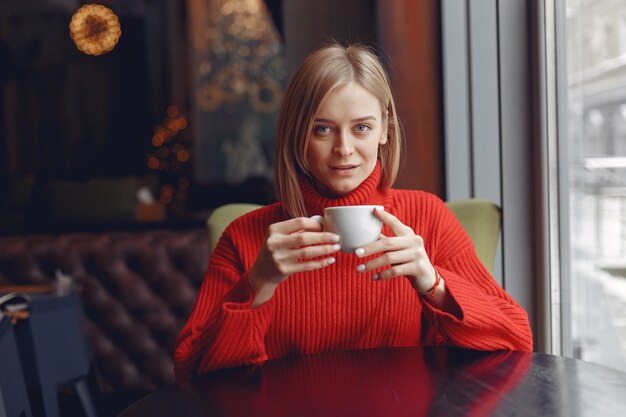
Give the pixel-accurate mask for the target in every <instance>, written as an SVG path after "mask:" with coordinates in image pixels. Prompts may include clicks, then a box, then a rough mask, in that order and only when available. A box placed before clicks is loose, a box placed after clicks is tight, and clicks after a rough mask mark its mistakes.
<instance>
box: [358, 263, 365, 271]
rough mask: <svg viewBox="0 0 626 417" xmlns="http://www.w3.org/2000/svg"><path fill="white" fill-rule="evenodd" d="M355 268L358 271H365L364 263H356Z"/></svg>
mask: <svg viewBox="0 0 626 417" xmlns="http://www.w3.org/2000/svg"><path fill="white" fill-rule="evenodd" d="M356 270H357V271H359V272H363V271H365V265H363V264H361V265H358V266H357V267H356Z"/></svg>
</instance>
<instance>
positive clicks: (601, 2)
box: [560, 0, 626, 371]
mask: <svg viewBox="0 0 626 417" xmlns="http://www.w3.org/2000/svg"><path fill="white" fill-rule="evenodd" d="M565 16H566V21H565V42H566V43H567V45H566V55H567V57H566V62H567V68H566V70H565V71H566V76H567V82H566V85H567V96H566V97H567V103H566V104H567V121H566V130H567V133H566V135H565V136H561V138H560V140H561V141H563V140H565V141H566V142H567V143H566V148H567V153H568V171H569V174H568V178H561V179H560V181H561V182H560V186H562V187H563V186H564V187H567V189H568V191H569V202H568V204H569V206H568V207H567V210H568V212H569V225H568V227H569V236H570V239H569V242H562V244H568V245H569V248H568V252H569V260H566V261H568V262H569V265H568V267H569V271H570V274H569V279H570V282H569V285H570V291H571V293H570V301H571V316H570V317H567V315H565V316H564V320H570V321H571V323H567V324H566V325H567V326H571V339H572V340H571V341H570V343H571V347H572V349H573V352H572V353H573V355H574V357H577V358H580V359H583V360H587V361H591V362H595V363H600V364H604V365H607V366H611V367H614V368H617V369H620V370H622V371H626V0H566V1H565ZM566 227H567V226H566ZM566 279H567V278H566Z"/></svg>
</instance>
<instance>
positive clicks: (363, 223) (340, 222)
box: [311, 206, 385, 253]
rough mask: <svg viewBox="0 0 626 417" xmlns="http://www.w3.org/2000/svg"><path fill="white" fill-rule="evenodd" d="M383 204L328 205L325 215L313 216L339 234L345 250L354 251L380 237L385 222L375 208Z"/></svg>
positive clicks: (325, 226) (326, 228)
mask: <svg viewBox="0 0 626 417" xmlns="http://www.w3.org/2000/svg"><path fill="white" fill-rule="evenodd" d="M376 207H378V208H380V209H381V210H384V209H385V208H384V207H383V206H338V207H326V208H325V209H324V217H322V216H313V217H311V218H312V219H314V220H317V221H319V222H320V223H322V225H323V226H324V230H325V231H327V232H331V233H336V234H337V235H339V243H340V244H341V250H342V251H343V252H347V253H349V252H354V251H355V250H356V249H358V248H361V247H363V246H365V245H367V244H369V243H372V242H375V241H376V240H378V238H379V237H380V232H381V231H382V228H383V223H382V222H381V221H380V220H379V219H378V218H377V217H376V216H375V215H374V209H375V208H376Z"/></svg>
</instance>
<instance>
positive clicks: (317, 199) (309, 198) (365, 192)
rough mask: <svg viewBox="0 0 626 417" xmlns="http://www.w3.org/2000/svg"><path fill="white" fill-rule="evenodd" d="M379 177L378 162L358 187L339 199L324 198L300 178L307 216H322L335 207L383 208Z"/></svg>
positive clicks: (304, 179) (306, 181)
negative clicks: (324, 212) (376, 206)
mask: <svg viewBox="0 0 626 417" xmlns="http://www.w3.org/2000/svg"><path fill="white" fill-rule="evenodd" d="M380 175H381V167H380V161H377V162H376V166H375V167H374V170H373V171H372V173H371V174H370V176H369V177H367V178H366V179H365V180H364V181H363V182H362V183H361V184H360V185H359V186H358V187H356V188H355V189H354V190H352V191H350V192H349V193H348V194H345V195H342V196H341V197H335V198H331V197H326V196H323V195H321V194H320V193H319V192H318V191H317V190H316V189H315V187H314V185H313V184H312V183H311V180H310V179H309V178H306V177H302V176H301V177H300V187H301V190H302V197H303V198H304V204H305V206H306V209H307V211H308V212H309V216H312V215H314V214H323V211H324V208H325V207H335V206H358V205H374V204H378V205H383V206H385V205H386V204H385V202H386V201H385V200H386V196H387V195H388V194H389V193H388V192H387V191H382V190H381V189H380V188H379V183H380Z"/></svg>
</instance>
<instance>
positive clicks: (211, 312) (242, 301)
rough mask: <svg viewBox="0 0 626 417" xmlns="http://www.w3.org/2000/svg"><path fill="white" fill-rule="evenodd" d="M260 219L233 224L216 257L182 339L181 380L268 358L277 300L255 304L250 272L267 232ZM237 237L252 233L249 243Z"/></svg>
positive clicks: (178, 372)
mask: <svg viewBox="0 0 626 417" xmlns="http://www.w3.org/2000/svg"><path fill="white" fill-rule="evenodd" d="M265 211H267V210H265ZM246 217H249V216H246ZM257 217H258V216H257ZM257 220H258V218H255V220H254V221H252V225H253V226H252V227H248V226H250V223H251V222H250V221H249V220H247V219H246V218H243V219H240V220H238V221H236V222H234V223H232V224H231V225H230V226H229V227H228V228H227V229H226V231H225V232H224V234H223V235H222V237H221V238H220V241H219V243H218V245H217V247H216V249H215V251H214V253H213V255H212V256H211V260H210V262H209V267H208V270H207V273H206V276H205V279H204V281H203V283H202V287H201V289H200V292H199V295H198V299H197V301H196V305H195V307H194V309H193V311H192V313H191V316H190V317H189V320H188V321H187V324H186V325H185V326H184V327H183V329H182V331H181V332H180V334H179V335H178V339H177V342H176V350H175V353H174V371H175V375H176V379H177V380H179V381H180V380H184V379H188V378H189V377H192V376H193V375H195V374H202V373H206V372H209V371H212V370H214V369H219V368H227V367H233V366H239V365H247V364H251V363H258V362H262V361H264V360H266V359H267V353H266V348H265V341H264V337H265V334H266V332H267V328H268V326H269V323H270V321H271V318H272V316H273V314H274V303H273V300H270V301H268V302H266V303H265V304H263V305H262V306H260V307H259V308H256V309H251V308H250V305H251V303H252V298H253V295H252V291H251V289H250V286H249V284H248V273H247V272H246V271H247V270H248V265H249V264H250V262H252V261H253V259H256V254H257V253H258V248H259V246H260V239H261V238H262V236H263V232H262V230H263V228H262V227H259V222H258V221H257ZM255 235H256V236H255ZM235 236H245V237H246V239H243V240H242V239H237V244H238V245H243V246H244V248H238V247H236V244H235V242H234V240H235V239H234V237H235Z"/></svg>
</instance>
